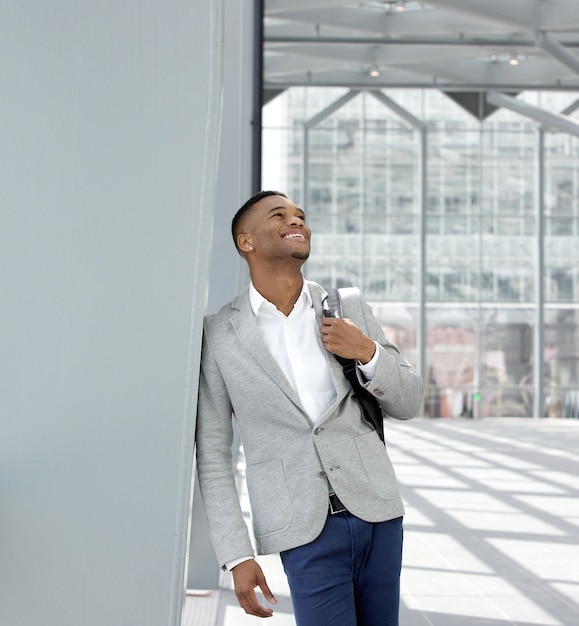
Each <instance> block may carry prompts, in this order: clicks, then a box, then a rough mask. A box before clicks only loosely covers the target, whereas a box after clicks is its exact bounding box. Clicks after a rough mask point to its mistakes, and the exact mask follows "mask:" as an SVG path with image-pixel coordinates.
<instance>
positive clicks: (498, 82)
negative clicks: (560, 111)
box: [264, 0, 579, 99]
mask: <svg viewBox="0 0 579 626" xmlns="http://www.w3.org/2000/svg"><path fill="white" fill-rule="evenodd" d="M402 4H403V5H404V10H403V11H400V10H397V0H388V1H386V2H345V1H340V0H265V21H264V89H265V92H266V94H267V93H269V94H270V95H274V94H275V93H278V92H279V90H283V89H285V88H287V87H290V86H295V85H315V86H341V87H351V88H361V89H372V88H387V87H426V88H436V89H441V90H444V91H447V92H452V91H456V92H475V91H479V92H480V91H489V90H505V91H509V92H519V91H523V90H528V89H557V90H565V89H569V90H579V0H429V1H428V2H414V1H410V0H408V1H407V2H403V3H402ZM514 56H516V57H517V59H518V64H517V65H512V64H511V63H509V61H510V60H511V58H512V57H514ZM371 69H375V70H377V72H378V73H379V75H377V76H374V77H372V76H370V73H369V72H370V70H371ZM266 99H267V95H266Z"/></svg>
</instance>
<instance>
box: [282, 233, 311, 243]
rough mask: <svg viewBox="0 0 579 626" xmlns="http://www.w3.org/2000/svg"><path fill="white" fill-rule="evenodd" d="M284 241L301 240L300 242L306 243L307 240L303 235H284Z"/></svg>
mask: <svg viewBox="0 0 579 626" xmlns="http://www.w3.org/2000/svg"><path fill="white" fill-rule="evenodd" d="M284 239H299V240H300V241H305V240H306V238H305V236H304V235H302V234H301V233H290V234H289V235H284Z"/></svg>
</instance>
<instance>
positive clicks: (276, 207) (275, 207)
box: [267, 204, 306, 215]
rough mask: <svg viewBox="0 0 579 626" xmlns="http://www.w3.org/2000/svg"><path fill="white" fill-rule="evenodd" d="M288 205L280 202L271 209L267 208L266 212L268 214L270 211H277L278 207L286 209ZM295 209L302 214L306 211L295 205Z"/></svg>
mask: <svg viewBox="0 0 579 626" xmlns="http://www.w3.org/2000/svg"><path fill="white" fill-rule="evenodd" d="M288 208H289V207H287V206H286V205H285V204H280V205H279V206H274V207H271V209H269V210H268V212H267V214H268V215H269V214H270V213H271V212H272V211H279V210H280V209H283V210H284V211H287V209H288ZM296 211H299V212H300V213H303V214H304V215H305V214H306V212H305V211H304V210H303V209H300V207H298V206H297V207H296Z"/></svg>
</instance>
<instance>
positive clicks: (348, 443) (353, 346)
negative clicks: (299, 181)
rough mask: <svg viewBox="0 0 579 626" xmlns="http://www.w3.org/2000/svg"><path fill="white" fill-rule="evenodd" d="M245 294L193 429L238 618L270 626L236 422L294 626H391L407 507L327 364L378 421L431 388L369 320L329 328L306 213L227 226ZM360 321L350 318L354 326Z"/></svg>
mask: <svg viewBox="0 0 579 626" xmlns="http://www.w3.org/2000/svg"><path fill="white" fill-rule="evenodd" d="M232 233H233V239H234V241H235V245H236V247H237V250H238V252H239V254H240V255H241V256H242V257H243V258H244V259H245V260H246V261H247V263H248V265H249V271H250V276H251V284H250V286H249V288H248V289H247V290H245V291H244V292H243V293H242V294H241V295H239V296H238V297H237V298H235V299H234V300H233V301H232V302H231V303H230V304H228V305H226V306H224V307H223V308H222V309H221V311H219V313H217V314H216V315H211V316H208V317H207V319H206V322H205V332H204V339H203V354H202V364H201V378H200V385H199V405H198V417H197V464H198V474H199V482H200V487H201V494H202V497H203V502H204V506H205V511H206V513H207V518H208V520H209V527H210V530H211V536H212V541H213V545H214V547H215V551H216V554H217V558H218V560H219V562H220V564H221V565H222V566H223V567H226V568H227V569H229V570H231V571H232V573H233V578H234V585H235V591H236V594H237V598H238V600H239V604H240V606H241V607H242V608H243V609H244V610H245V611H246V613H249V614H250V615H256V616H259V617H269V616H271V615H272V613H273V611H272V609H271V608H269V607H266V606H263V605H262V604H260V602H259V600H258V598H257V596H256V594H255V591H254V589H255V588H256V587H260V589H261V591H262V592H263V594H264V596H265V598H266V600H267V601H268V602H270V603H272V604H275V603H276V600H275V598H274V597H273V595H272V593H271V591H270V590H269V588H268V586H267V582H266V580H265V577H264V575H263V572H262V570H261V568H260V566H259V565H258V563H257V562H256V561H255V559H254V558H253V555H254V552H253V547H252V544H251V541H250V538H249V535H248V532H247V527H246V525H245V522H244V519H243V516H242V512H241V508H240V505H239V500H238V496H237V491H236V488H235V480H234V474H233V470H232V457H231V445H232V415H233V416H234V417H235V419H236V420H237V424H238V426H239V431H240V434H241V439H242V443H243V447H244V452H245V458H246V463H247V474H246V476H247V488H248V493H249V499H250V504H251V512H252V524H253V530H254V535H255V542H256V548H257V553H258V554H270V553H275V552H279V553H280V554H281V558H282V561H283V565H284V569H285V572H286V574H287V576H288V581H289V585H290V590H291V595H292V603H293V606H294V613H295V618H296V622H297V624H298V626H320V625H321V624H332V626H378V625H380V626H396V625H397V624H398V605H399V587H400V586H399V577H400V566H401V553H402V515H403V512H404V511H403V506H402V502H401V499H400V496H399V494H398V488H397V484H396V478H395V475H394V471H393V469H392V465H391V464H390V460H389V458H388V454H387V452H386V449H385V447H384V445H383V444H382V442H381V441H380V439H379V437H378V435H377V434H376V432H374V430H373V429H372V428H371V427H370V426H369V425H368V424H367V423H366V422H365V421H364V419H363V417H362V414H361V409H360V407H359V405H358V403H357V401H356V400H355V399H354V398H353V397H352V395H353V393H352V388H351V386H350V383H349V382H348V381H347V380H346V378H345V376H344V374H343V371H342V368H341V366H340V364H339V363H338V362H337V360H336V358H335V356H334V355H339V356H341V357H344V358H348V359H355V360H357V362H358V377H359V379H360V381H361V382H363V384H364V385H365V386H366V387H367V389H369V391H370V392H371V393H372V394H373V395H374V396H375V397H376V398H377V400H378V401H379V403H380V405H381V407H382V408H383V410H384V412H385V413H386V414H387V415H390V416H391V417H394V418H398V419H409V418H411V417H414V416H415V415H416V414H417V412H418V411H419V409H420V406H421V403H422V381H421V379H420V376H419V375H418V373H417V372H416V370H415V369H414V368H413V367H412V366H411V365H410V364H409V363H408V362H407V361H405V360H404V359H403V358H402V357H401V355H400V353H399V351H398V348H396V346H394V344H392V343H390V342H389V341H388V340H387V339H386V337H385V336H384V334H383V332H382V329H381V327H380V326H379V325H378V323H377V322H376V320H375V319H374V317H373V315H372V312H371V309H370V307H369V306H368V305H367V304H366V303H365V302H363V301H360V303H359V307H358V309H359V313H357V316H356V319H352V320H350V319H337V318H327V317H323V315H322V302H323V300H324V298H325V296H326V295H327V294H326V292H325V291H324V289H323V288H322V287H321V286H320V285H318V284H316V283H313V282H310V281H305V280H304V278H303V276H302V273H301V267H302V265H303V263H304V262H305V261H306V259H307V258H308V256H309V253H310V238H311V232H310V229H309V228H308V226H307V225H306V217H305V213H304V211H303V210H302V209H300V208H299V207H297V206H296V205H295V204H294V203H293V202H292V201H291V200H289V199H288V198H287V197H286V196H285V195H284V194H283V193H280V192H276V191H263V192H260V193H259V194H256V195H255V196H253V197H252V198H251V199H250V200H248V201H247V202H246V203H245V204H244V205H243V207H241V209H240V210H239V211H238V212H237V214H236V215H235V217H234V218H233V223H232ZM351 317H352V318H354V317H355V316H354V315H351Z"/></svg>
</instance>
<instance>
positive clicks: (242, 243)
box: [237, 233, 253, 253]
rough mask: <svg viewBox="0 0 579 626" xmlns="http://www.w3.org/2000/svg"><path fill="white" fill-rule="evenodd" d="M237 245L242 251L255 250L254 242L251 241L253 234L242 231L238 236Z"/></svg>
mask: <svg viewBox="0 0 579 626" xmlns="http://www.w3.org/2000/svg"><path fill="white" fill-rule="evenodd" d="M237 246H238V248H239V249H240V250H241V252H246V253H247V252H251V251H252V250H253V244H252V243H251V236H250V235H249V233H240V234H239V235H238V236H237Z"/></svg>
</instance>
